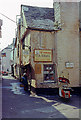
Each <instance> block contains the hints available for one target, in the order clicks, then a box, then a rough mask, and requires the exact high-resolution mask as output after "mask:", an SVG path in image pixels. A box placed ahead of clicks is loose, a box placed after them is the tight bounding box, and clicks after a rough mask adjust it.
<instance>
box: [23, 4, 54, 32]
mask: <svg viewBox="0 0 81 120" xmlns="http://www.w3.org/2000/svg"><path fill="white" fill-rule="evenodd" d="M22 8H23V10H24V15H25V18H26V21H27V25H28V27H30V28H34V29H44V30H54V9H53V8H43V7H33V6H26V5H22Z"/></svg>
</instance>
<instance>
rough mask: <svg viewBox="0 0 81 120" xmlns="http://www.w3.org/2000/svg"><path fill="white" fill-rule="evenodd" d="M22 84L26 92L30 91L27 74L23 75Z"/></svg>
mask: <svg viewBox="0 0 81 120" xmlns="http://www.w3.org/2000/svg"><path fill="white" fill-rule="evenodd" d="M22 83H23V84H24V90H26V91H28V79H27V74H26V73H24V74H23V77H22Z"/></svg>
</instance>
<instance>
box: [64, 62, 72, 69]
mask: <svg viewBox="0 0 81 120" xmlns="http://www.w3.org/2000/svg"><path fill="white" fill-rule="evenodd" d="M65 67H66V68H73V67H74V63H70V62H66V63H65Z"/></svg>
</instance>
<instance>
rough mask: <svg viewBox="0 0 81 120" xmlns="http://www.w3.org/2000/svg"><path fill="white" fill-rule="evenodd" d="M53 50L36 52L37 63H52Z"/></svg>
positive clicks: (35, 59)
mask: <svg viewBox="0 0 81 120" xmlns="http://www.w3.org/2000/svg"><path fill="white" fill-rule="evenodd" d="M52 58H53V54H52V50H34V61H35V62H52Z"/></svg>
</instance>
